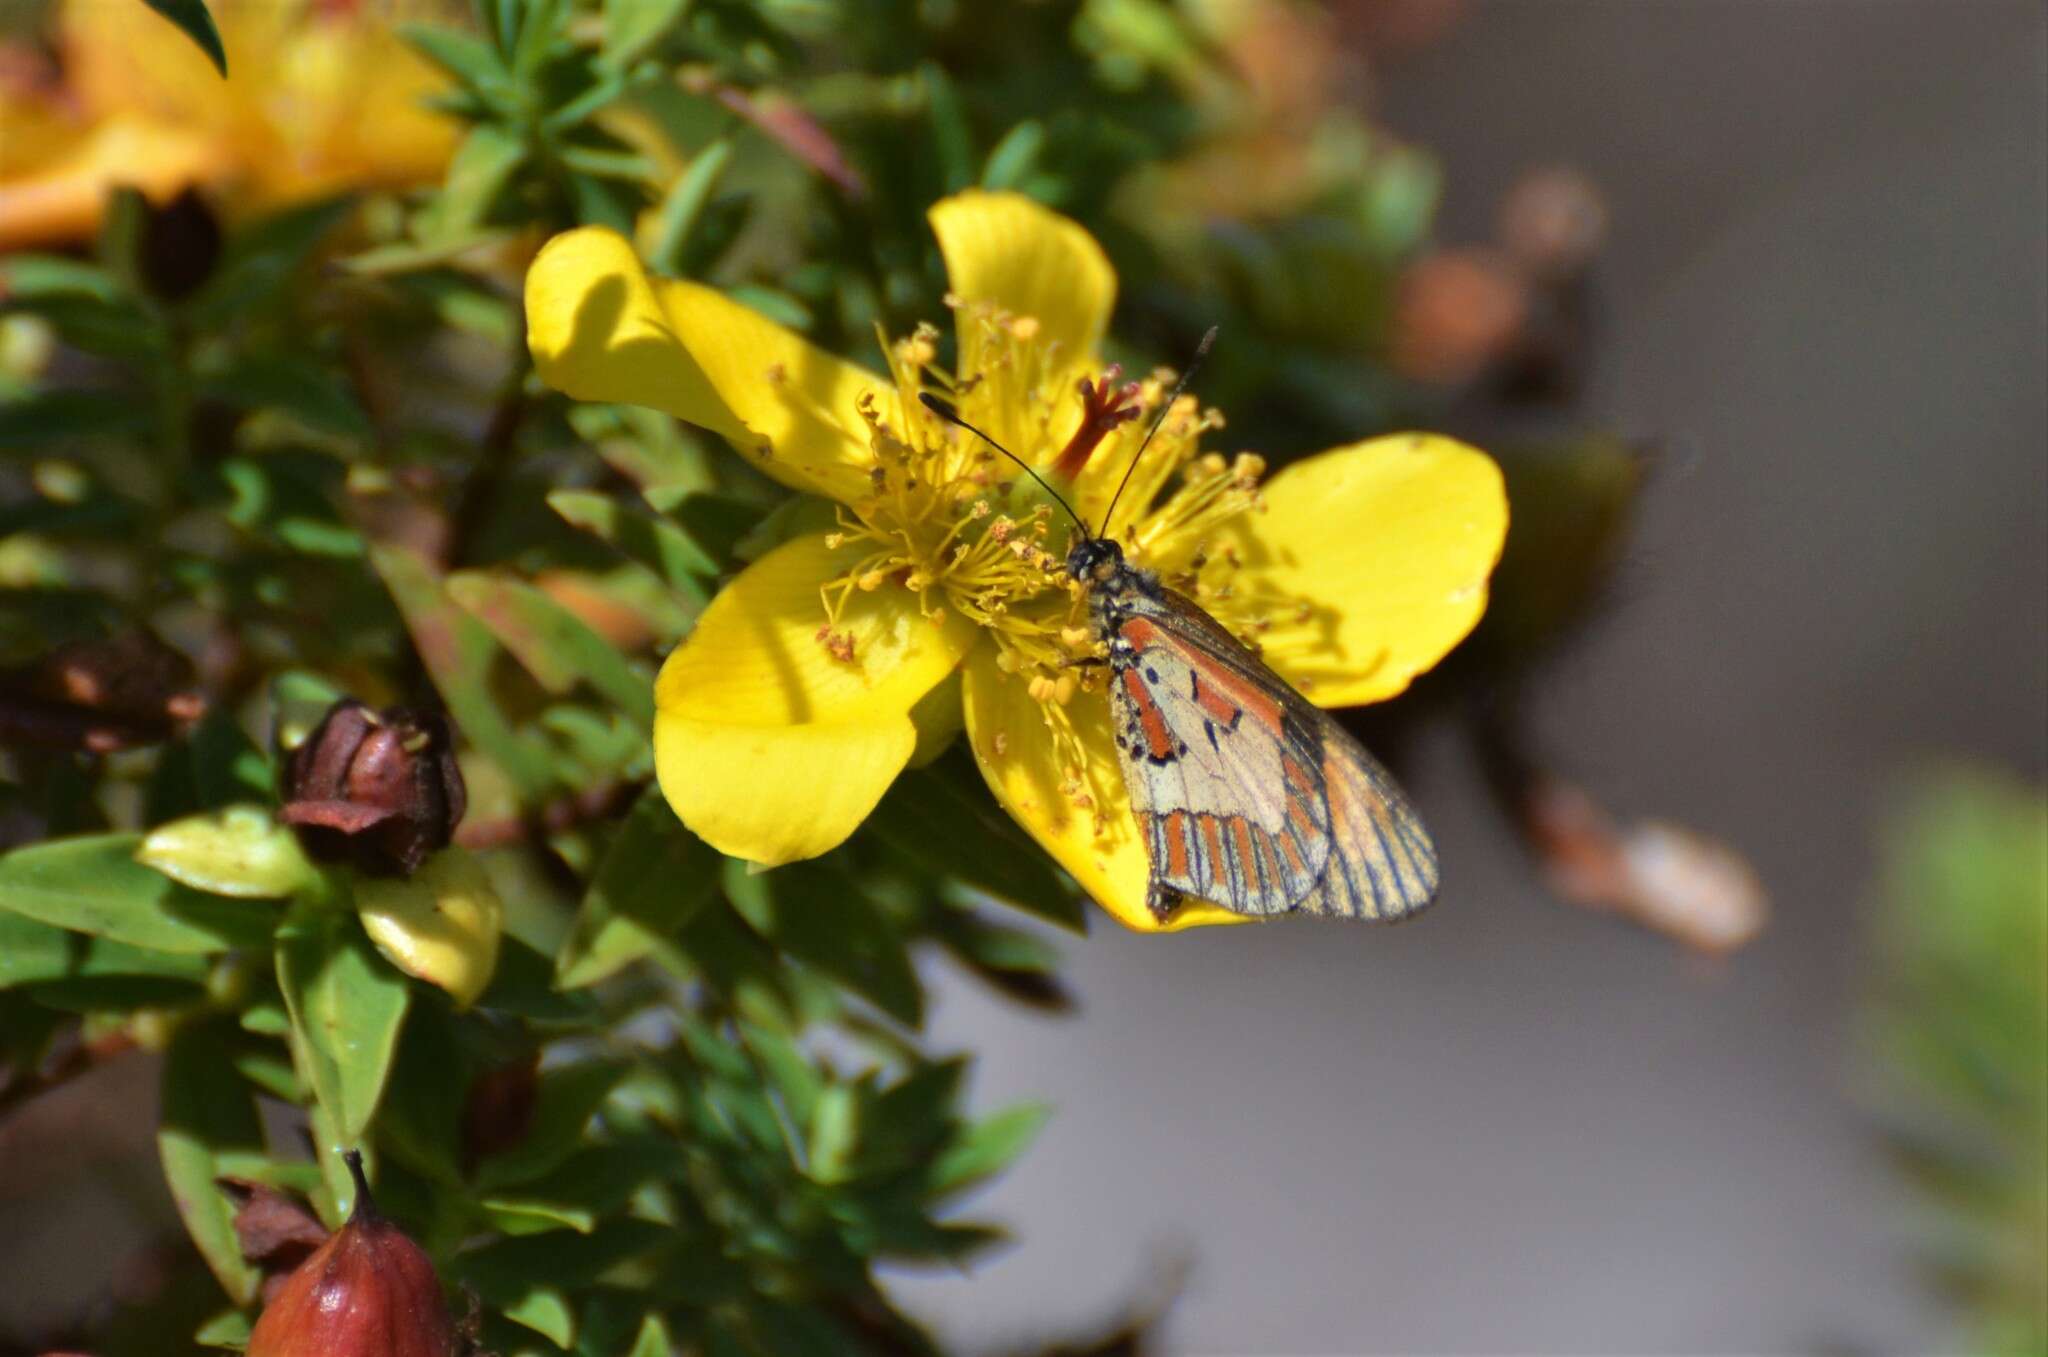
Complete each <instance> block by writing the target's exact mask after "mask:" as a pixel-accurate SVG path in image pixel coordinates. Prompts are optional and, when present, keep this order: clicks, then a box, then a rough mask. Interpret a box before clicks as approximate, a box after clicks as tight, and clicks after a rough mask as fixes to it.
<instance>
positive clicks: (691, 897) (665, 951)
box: [555, 788, 720, 988]
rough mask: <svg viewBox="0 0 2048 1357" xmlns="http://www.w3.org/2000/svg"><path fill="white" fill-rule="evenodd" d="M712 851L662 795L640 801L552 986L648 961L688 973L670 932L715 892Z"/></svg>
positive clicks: (584, 981) (593, 887)
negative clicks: (659, 960) (656, 959)
mask: <svg viewBox="0 0 2048 1357" xmlns="http://www.w3.org/2000/svg"><path fill="white" fill-rule="evenodd" d="M719 862H720V858H719V855H718V853H717V852H716V851H714V850H713V849H712V848H711V847H710V846H708V845H707V844H705V843H704V841H703V840H701V839H699V838H698V837H697V836H696V835H694V834H692V833H690V831H689V830H687V829H685V828H683V825H682V822H681V821H680V820H678V819H676V816H675V812H674V811H672V810H670V809H669V807H668V803H667V802H666V801H664V800H663V799H662V797H661V793H660V792H659V791H657V790H655V789H653V788H650V789H648V791H647V792H646V793H645V794H644V795H642V796H641V798H640V799H639V801H637V802H636V803H635V804H634V806H633V809H632V811H631V812H630V813H629V814H628V815H627V816H626V820H625V823H624V824H623V825H621V826H620V828H619V832H618V835H617V837H616V838H614V839H613V840H612V846H611V848H610V850H609V851H607V852H606V854H605V857H604V861H603V862H602V863H601V864H600V865H599V867H598V870H597V875H596V877H595V878H594V879H593V880H592V881H591V884H590V890H589V892H588V893H587V894H586V895H585V896H584V897H583V907H582V909H581V910H579V911H578V913H577V915H576V922H575V924H574V925H573V926H572V927H571V928H570V930H569V937H568V939H567V940H566V941H565V942H564V943H563V944H562V950H561V952H560V953H559V954H557V956H556V957H555V976H556V981H557V983H559V984H561V985H562V986H564V987H565V988H574V987H576V986H581V985H590V984H595V983H596V982H598V981H599V980H603V979H605V978H607V977H609V976H612V975H614V974H616V973H618V972H619V971H620V970H622V969H624V968H625V967H626V966H628V965H631V964H632V963H633V962H635V961H638V960H640V959H641V958H642V957H645V956H650V955H663V956H664V958H665V960H664V964H666V965H669V966H670V968H671V969H673V970H676V971H678V972H685V971H687V970H688V969H689V966H688V963H687V961H686V959H685V958H684V957H683V956H682V954H681V953H680V951H679V950H678V948H677V943H676V933H677V932H678V930H680V929H681V928H682V927H683V925H684V924H686V923H688V922H689V920H690V918H691V917H692V916H693V915H695V914H696V912H697V911H698V910H699V909H700V908H702V907H703V904H704V902H705V901H706V900H708V899H710V898H711V893H712V891H713V890H715V889H716V888H717V886H718V880H719Z"/></svg>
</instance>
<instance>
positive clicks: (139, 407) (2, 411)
mask: <svg viewBox="0 0 2048 1357" xmlns="http://www.w3.org/2000/svg"><path fill="white" fill-rule="evenodd" d="M150 423H151V414H150V410H149V407H148V405H147V404H146V403H145V402H142V401H139V400H136V399H134V398H133V397H130V396H126V395H114V394H112V393H109V392H104V391H76V390H70V391H39V392H37V393H36V394H34V395H32V396H26V397H23V398H22V399H20V400H11V401H0V447H9V448H28V447H34V446H36V445H38V444H42V443H54V442H56V441H58V440H60V439H66V438H115V437H120V436H122V435H126V434H136V433H141V432H143V431H144V430H146V429H148V428H149V426H150Z"/></svg>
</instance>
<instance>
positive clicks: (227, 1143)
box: [156, 1020, 264, 1305]
mask: <svg viewBox="0 0 2048 1357" xmlns="http://www.w3.org/2000/svg"><path fill="white" fill-rule="evenodd" d="M234 1032H235V1029H234V1027H233V1026H232V1025H231V1024H229V1023H227V1022H226V1021H220V1020H216V1021H211V1022H188V1023H185V1024H183V1025H182V1026H180V1027H179V1028H178V1030H177V1034H176V1035H175V1036H173V1037H172V1038H171V1045H170V1050H169V1051H168V1052H167V1053H166V1054H165V1057H164V1074H163V1116H162V1121H161V1122H160V1124H159V1125H158V1128H157V1136H156V1143H157V1153H158V1155H159V1156H160V1157H161V1158H162V1160H163V1166H164V1180H165V1182H166V1183H168V1184H169V1185H170V1189H171V1196H172V1198H173V1199H174V1200H175V1201H176V1202H177V1206H178V1215H179V1216H180V1217H181V1218H182V1219H183V1220H184V1222H185V1230H186V1233H188V1234H190V1235H191V1236H192V1243H193V1244H194V1246H196V1247H197V1248H198V1250H199V1254H200V1256H201V1257H202V1258H204V1259H205V1260H206V1265H207V1266H208V1267H209V1268H211V1269H213V1275H214V1276H215V1277H217V1278H218V1279H219V1280H220V1284H221V1289H222V1290H224V1291H226V1292H227V1293H228V1298H229V1299H230V1300H232V1301H234V1302H235V1304H237V1305H247V1304H249V1303H250V1302H251V1301H253V1300H254V1299H255V1298H256V1286H257V1283H258V1282H259V1281H260V1280H261V1274H260V1273H258V1271H257V1270H256V1269H255V1268H254V1267H253V1266H251V1265H250V1264H249V1263H248V1261H247V1260H245V1259H244V1258H243V1257H242V1247H241V1241H240V1240H238V1239H237V1238H236V1237H235V1210H234V1206H233V1204H232V1203H231V1202H229V1201H228V1199H227V1197H226V1195H225V1194H223V1193H222V1192H221V1190H220V1189H219V1188H218V1187H216V1186H215V1185H214V1180H215V1179H216V1178H219V1177H220V1176H221V1175H222V1174H226V1173H236V1172H242V1171H245V1170H246V1168H247V1164H248V1161H250V1160H257V1159H261V1158H262V1157H263V1152H264V1151H263V1126H262V1123H261V1121H260V1120H259V1118H258V1117H257V1114H256V1103H255V1099H254V1098H252V1097H251V1096H250V1093H249V1086H248V1085H247V1084H245V1083H243V1082H242V1077H241V1075H239V1074H237V1073H236V1072H235V1064H234V1053H233V1045H232V1043H233V1039H234Z"/></svg>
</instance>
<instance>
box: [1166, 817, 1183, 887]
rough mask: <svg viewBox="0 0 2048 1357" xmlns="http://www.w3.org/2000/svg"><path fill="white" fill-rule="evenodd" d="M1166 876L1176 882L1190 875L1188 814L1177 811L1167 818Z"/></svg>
mask: <svg viewBox="0 0 2048 1357" xmlns="http://www.w3.org/2000/svg"><path fill="white" fill-rule="evenodd" d="M1166 874H1167V875H1168V876H1170V877H1172V878H1174V879H1175V880H1176V881H1185V880H1186V879H1187V875H1188V813H1187V812H1186V811H1184V810H1177V811H1173V812H1171V813H1169V814H1168V815H1167V817H1166Z"/></svg>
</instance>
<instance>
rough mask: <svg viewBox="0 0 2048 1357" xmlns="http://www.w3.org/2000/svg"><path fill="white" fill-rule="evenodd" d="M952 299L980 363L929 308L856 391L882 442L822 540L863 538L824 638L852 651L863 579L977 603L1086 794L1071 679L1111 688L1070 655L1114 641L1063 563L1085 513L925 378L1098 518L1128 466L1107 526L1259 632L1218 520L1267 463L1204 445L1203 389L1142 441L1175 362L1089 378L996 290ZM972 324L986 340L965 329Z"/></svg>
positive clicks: (1083, 801)
mask: <svg viewBox="0 0 2048 1357" xmlns="http://www.w3.org/2000/svg"><path fill="white" fill-rule="evenodd" d="M958 311H959V315H958V321H959V324H960V326H961V329H962V335H963V348H964V349H965V351H966V352H968V353H970V354H972V355H973V356H974V362H975V367H974V368H973V370H971V371H961V372H957V373H956V372H949V371H947V370H945V369H943V368H942V367H940V366H939V365H938V361H937V359H938V340H939V334H938V331H937V330H935V329H933V328H932V327H930V326H928V325H921V326H919V327H918V328H917V330H916V331H915V332H914V333H913V334H911V335H910V336H909V337H908V338H906V339H902V340H899V341H897V342H895V343H893V344H889V343H885V344H884V346H883V347H884V352H885V354H886V355H887V358H888V362H889V376H890V381H891V385H892V386H893V388H894V389H893V391H885V392H883V393H879V394H870V395H869V396H867V397H864V398H863V400H862V401H861V405H860V410H861V415H862V417H863V418H864V419H865V420H866V422H867V425H868V441H869V446H870V447H871V449H872V450H873V453H874V465H873V468H872V469H871V470H870V472H869V484H868V493H867V494H866V495H864V496H862V497H861V498H860V499H859V500H857V501H856V502H854V503H852V504H850V505H848V506H847V509H846V510H845V511H842V513H841V515H840V526H839V530H838V531H837V532H835V533H833V534H831V536H830V538H829V539H828V540H829V541H830V542H831V545H832V546H834V547H835V548H840V547H849V546H851V547H858V548H861V549H863V550H862V554H861V555H860V556H859V557H858V558H856V560H855V561H854V563H853V564H852V565H850V567H849V568H848V569H847V570H846V571H845V573H843V574H842V575H840V576H838V577H837V578H835V579H833V580H832V581H831V582H829V583H828V584H827V585H826V586H825V587H824V591H823V594H824V606H825V614H826V622H825V625H824V626H823V627H821V628H820V629H819V633H818V639H819V642H820V644H822V645H824V646H825V647H826V648H827V650H829V651H830V652H831V653H832V654H834V655H835V656H838V657H839V658H841V659H850V658H851V657H852V651H851V645H852V638H851V636H850V635H848V634H847V633H846V632H844V631H843V630H841V628H840V618H841V616H842V614H843V612H844V610H845V608H846V605H847V603H848V601H849V600H850V599H851V598H852V597H853V595H854V593H855V592H856V591H863V592H872V591H874V590H877V589H882V588H904V589H908V590H910V591H911V592H912V593H913V594H915V595H917V597H918V605H919V608H920V609H921V610H922V612H923V613H924V614H925V615H926V616H927V617H930V618H933V619H935V620H936V619H937V618H939V617H941V616H943V615H944V613H945V612H946V611H947V610H951V611H952V612H954V613H955V614H958V615H960V616H963V617H965V618H967V619H968V620H969V621H971V622H973V623H974V624H975V625H976V626H978V627H981V628H982V629H983V630H984V631H985V632H986V633H987V634H988V636H989V638H990V640H991V641H992V642H993V644H994V646H995V664H996V667H997V668H998V669H1000V670H1001V671H1002V672H1003V673H1005V674H1010V675H1014V676H1015V677H1016V678H1017V679H1018V681H1019V682H1022V683H1025V684H1026V685H1028V691H1029V693H1030V695H1031V697H1032V698H1033V700H1034V701H1036V702H1037V703H1038V705H1039V707H1040V709H1041V710H1042V712H1043V713H1044V716H1045V720H1046V724H1047V727H1048V729H1049V731H1050V732H1051V734H1052V737H1053V741H1054V744H1055V746H1056V747H1057V748H1058V750H1059V758H1060V763H1061V765H1062V776H1063V779H1064V780H1065V783H1066V785H1067V791H1068V795H1069V799H1070V800H1072V801H1073V802H1074V804H1075V805H1076V806H1077V807H1079V808H1082V809H1083V810H1089V809H1092V808H1093V807H1094V806H1095V805H1096V804H1097V800H1098V798H1096V797H1095V796H1094V795H1093V794H1092V793H1091V789H1090V788H1089V786H1088V785H1087V778H1086V774H1085V771H1084V770H1085V768H1086V767H1087V761H1086V760H1085V759H1084V758H1083V750H1082V745H1081V742H1080V740H1079V737H1078V736H1077V735H1076V733H1075V725H1074V715H1073V713H1072V712H1071V711H1070V710H1069V706H1070V704H1072V703H1073V702H1074V699H1075V697H1076V695H1077V694H1083V693H1092V692H1095V691H1097V690H1099V689H1101V688H1102V687H1103V684H1104V677H1105V670H1104V669H1103V667H1102V666H1100V665H1085V664H1078V663H1076V661H1081V660H1086V659H1091V658H1099V657H1100V654H1101V651H1102V646H1101V643H1100V642H1099V640H1098V639H1097V637H1096V636H1095V634H1094V630H1093V628H1092V626H1091V625H1090V622H1089V618H1088V613H1087V606H1086V603H1087V595H1086V591H1085V590H1084V589H1083V587H1082V586H1081V585H1080V584H1079V583H1078V582H1076V581H1073V580H1070V579H1068V578H1067V576H1066V573H1065V565H1064V562H1065V557H1066V550H1067V547H1068V546H1069V545H1070V544H1071V542H1072V541H1073V540H1074V534H1075V532H1076V531H1077V530H1083V529H1078V527H1077V525H1076V524H1075V523H1073V522H1072V521H1070V520H1069V519H1068V518H1067V515H1066V513H1065V511H1064V510H1062V509H1059V508H1057V507H1055V505H1054V504H1053V503H1052V501H1051V500H1050V499H1049V497H1048V496H1047V495H1046V493H1045V491H1044V489H1043V488H1041V487H1040V486H1039V485H1038V484H1037V483H1036V482H1035V481H1033V480H1032V478H1031V477H1029V476H1027V475H1025V474H1024V472H1023V471H1022V470H1021V469H1020V468H1019V467H1018V466H1017V465H1015V464H1014V463H1013V462H1011V461H1010V460H1009V459H1008V458H1006V457H1004V456H1003V455H1002V453H1000V452H998V451H996V450H995V448H993V447H991V446H989V444H988V443H986V442H984V441H983V440H982V439H981V438H979V437H977V436H975V435H974V434H972V433H969V432H968V431H966V430H964V429H960V428H955V427H952V426H950V425H948V424H946V423H945V422H944V421H943V420H941V419H939V418H938V417H937V416H936V415H933V414H931V413H929V412H928V411H926V410H925V409H924V408H923V407H922V406H921V405H920V404H919V403H918V399H917V397H918V394H919V393H920V392H923V391H933V392H936V393H938V394H940V395H942V396H944V397H945V398H946V399H947V400H949V401H951V402H952V403H953V404H954V405H955V406H956V407H957V408H958V410H959V413H960V415H961V417H962V418H963V419H964V420H965V421H966V422H967V423H969V424H972V425H974V426H975V427H976V428H978V429H981V430H983V431H985V432H986V433H987V434H988V435H989V436H990V437H992V438H994V439H997V440H999V441H1000V442H1001V443H1002V446H1003V447H1004V448H1005V449H1007V450H1008V451H1009V452H1010V453H1012V454H1014V455H1015V456H1016V457H1017V458H1019V459H1021V460H1023V461H1024V462H1025V463H1027V464H1029V465H1030V466H1032V467H1034V468H1042V469H1041V470H1040V471H1039V473H1038V474H1039V475H1041V476H1043V477H1045V478H1046V480H1047V481H1048V482H1050V484H1051V486H1052V487H1053V488H1054V490H1055V491H1056V492H1057V493H1058V494H1059V496H1060V497H1061V498H1063V499H1065V500H1066V501H1067V502H1068V503H1069V504H1071V505H1072V506H1073V508H1074V511H1075V512H1076V513H1077V514H1078V515H1080V516H1081V517H1082V518H1083V519H1085V520H1088V521H1090V522H1092V521H1094V520H1095V519H1097V518H1099V517H1100V516H1101V515H1102V513H1103V512H1104V510H1105V509H1106V508H1107V507H1108V503H1109V500H1110V499H1111V497H1112V496H1113V495H1114V494H1115V492H1116V487H1117V485H1118V483H1119V482H1120V481H1121V480H1122V479H1123V478H1124V476H1125V474H1126V473H1127V472H1128V474H1129V476H1130V484H1129V486H1128V488H1126V489H1125V490H1124V492H1123V495H1122V497H1121V498H1119V499H1118V500H1117V502H1116V520H1115V521H1113V522H1111V523H1109V524H1108V525H1106V527H1105V528H1104V531H1105V533H1106V535H1108V536H1111V537H1115V538H1117V539H1118V540H1119V541H1120V542H1122V544H1123V546H1124V550H1125V554H1126V556H1127V558H1128V559H1130V561H1131V562H1132V563H1133V564H1134V565H1137V566H1139V567H1141V568H1145V569H1151V570H1155V571H1158V572H1159V573H1160V575H1161V577H1162V578H1163V579H1164V580H1165V582H1166V583H1167V584H1168V585H1169V586H1170V587H1172V588H1174V589H1177V590H1179V591H1181V592H1182V593H1184V594H1186V595H1188V596H1189V597H1190V598H1192V599H1194V600H1195V601H1196V602H1197V603H1199V604H1200V605H1201V606H1202V607H1203V608H1205V609H1207V610H1208V611H1209V612H1210V613H1211V614H1212V615H1214V616H1215V617H1216V618H1217V619H1218V620H1219V621H1220V622H1222V623H1223V625H1225V626H1226V627H1228V628H1230V630H1231V631H1233V632H1234V633H1236V634H1237V635H1239V636H1241V637H1245V638H1247V639H1248V640H1249V639H1252V638H1255V637H1256V636H1257V635H1258V633H1259V632H1260V631H1262V630H1263V629H1264V627H1265V625H1266V618H1265V617H1264V616H1262V613H1263V612H1264V611H1265V607H1266V602H1267V601H1264V600H1260V599H1258V598H1255V597H1251V596H1249V595H1247V594H1245V593H1244V592H1243V591H1242V590H1241V589H1240V588H1239V587H1238V580H1237V574H1238V569H1239V564H1240V562H1239V559H1238V554H1237V552H1236V550H1235V548H1234V547H1232V546H1231V545H1230V544H1229V543H1228V542H1227V541H1219V540H1217V534H1218V530H1219V529H1222V528H1223V527H1224V526H1225V525H1226V524H1228V523H1229V522H1230V520H1232V519H1234V518H1236V517H1238V516H1239V515H1240V514H1243V513H1245V512H1247V511H1250V510H1252V509H1254V508H1255V507H1256V505H1257V502H1258V480H1259V476H1260V475H1261V474H1262V472H1263V471H1264V462H1263V460H1262V459H1260V458H1258V457H1256V456H1253V455H1250V454H1243V455H1240V456H1238V457H1237V458H1236V459H1234V460H1231V461H1226V460H1225V459H1224V458H1223V457H1221V456H1219V455H1217V454H1214V453H1210V454H1206V455H1204V454H1202V453H1201V452H1200V451H1199V441H1200V438H1201V435H1202V434H1203V433H1205V432H1208V431H1209V430H1212V429H1217V428H1221V427H1222V424H1223V420H1222V417H1221V415H1219V414H1217V413H1216V412H1215V411H1203V410H1201V409H1200V408H1199V406H1198V404H1197V402H1196V401H1195V399H1194V398H1193V397H1191V396H1182V397H1180V398H1179V399H1178V400H1177V401H1175V403H1174V408H1173V409H1171V410H1170V411H1168V412H1167V414H1166V418H1165V419H1164V420H1163V421H1161V422H1160V425H1159V428H1158V431H1157V433H1156V434H1155V435H1154V436H1153V437H1152V439H1151V441H1150V442H1149V444H1146V445H1145V446H1144V449H1143V452H1142V455H1140V453H1139V440H1140V439H1141V438H1142V437H1143V436H1144V431H1145V429H1146V427H1147V426H1148V424H1149V423H1150V417H1151V416H1154V415H1156V414H1157V413H1158V410H1159V405H1160V402H1161V401H1163V400H1164V399H1165V396H1166V393H1167V392H1168V391H1169V390H1170V389H1171V387H1172V381H1173V374H1172V373H1169V372H1156V373H1154V374H1153V375H1152V376H1151V377H1149V378H1147V379H1146V380H1144V381H1134V382H1125V381H1123V380H1122V373H1121V372H1120V371H1119V370H1118V369H1117V368H1115V367H1110V368H1107V369H1105V370H1103V371H1102V372H1101V375H1100V376H1098V377H1094V378H1092V379H1091V378H1090V377H1089V376H1087V375H1079V376H1077V375H1076V371H1075V369H1076V367H1077V366H1078V365H1077V364H1075V363H1074V362H1072V361H1071V360H1068V361H1064V362H1063V361H1062V355H1060V354H1059V353H1058V352H1057V349H1056V346H1054V345H1050V344H1047V343H1045V342H1044V341H1043V339H1042V338H1041V334H1040V327H1039V325H1038V323H1037V322H1036V321H1035V320H1034V319H1033V318H1031V317H1025V316H1011V315H1007V314H1005V313H1002V312H999V311H996V310H994V309H993V308H988V307H984V306H970V305H963V306H960V307H959V308H958ZM969 327H974V331H973V332H974V334H975V336H976V337H977V338H978V340H979V342H978V343H976V344H971V345H970V344H967V343H966V336H967V333H968V329H969ZM1076 391H1078V393H1079V401H1078V405H1079V409H1078V411H1077V410H1076V402H1075V398H1074V395H1073V394H1072V393H1074V392H1076ZM1077 416H1078V417H1077ZM1134 458H1135V464H1134V462H1133V459H1134ZM1176 477H1177V478H1178V484H1177V485H1174V487H1173V489H1172V491H1171V493H1166V492H1167V487H1168V486H1169V484H1170V483H1172V482H1173V481H1174V480H1175V479H1176ZM1162 496H1163V498H1162Z"/></svg>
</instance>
